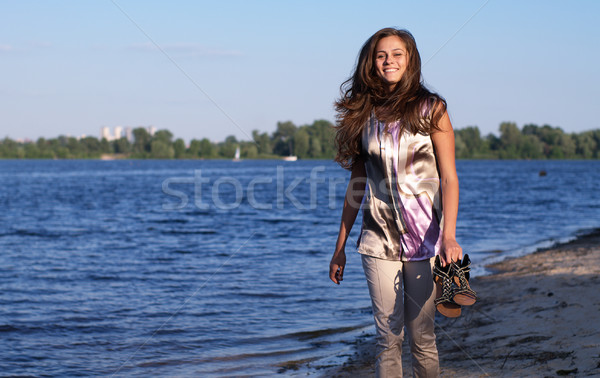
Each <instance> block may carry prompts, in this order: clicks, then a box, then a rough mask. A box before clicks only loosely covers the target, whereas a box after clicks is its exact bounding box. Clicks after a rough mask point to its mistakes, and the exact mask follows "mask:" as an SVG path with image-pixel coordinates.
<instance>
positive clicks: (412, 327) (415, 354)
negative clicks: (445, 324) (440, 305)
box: [403, 259, 440, 377]
mask: <svg viewBox="0 0 600 378" xmlns="http://www.w3.org/2000/svg"><path fill="white" fill-rule="evenodd" d="M432 264H433V259H428V260H423V261H410V262H404V271H403V273H404V295H405V298H404V309H405V315H404V316H405V319H404V321H405V323H406V330H407V331H408V336H409V340H410V350H411V355H412V365H413V374H414V376H415V377H438V376H439V375H440V367H439V360H438V352H437V346H436V344H435V333H434V323H435V304H434V299H435V290H434V287H435V286H434V283H433V273H432V267H433V265H432Z"/></svg>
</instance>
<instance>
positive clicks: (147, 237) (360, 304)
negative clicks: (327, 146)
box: [0, 160, 600, 376]
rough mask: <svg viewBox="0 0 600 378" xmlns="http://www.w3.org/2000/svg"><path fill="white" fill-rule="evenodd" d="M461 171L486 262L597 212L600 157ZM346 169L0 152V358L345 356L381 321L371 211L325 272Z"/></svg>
mask: <svg viewBox="0 0 600 378" xmlns="http://www.w3.org/2000/svg"><path fill="white" fill-rule="evenodd" d="M541 170H545V171H546V172H547V175H546V176H540V175H539V172H540V171H541ZM458 171H459V177H460V180H461V205H460V213H459V227H458V230H457V232H458V235H457V237H458V240H459V242H460V243H461V245H462V246H463V248H464V249H465V251H467V252H469V253H470V254H471V256H472V259H473V260H474V261H475V262H476V263H477V262H479V264H481V263H482V262H483V261H484V260H485V259H488V258H490V257H494V256H499V255H500V256H502V255H505V254H507V253H514V252H515V251H516V252H524V251H530V250H531V249H532V248H535V247H536V246H539V245H543V244H544V243H549V242H552V241H554V240H562V239H566V238H569V237H572V236H573V235H575V233H576V232H578V231H579V230H582V229H587V228H592V227H598V225H599V223H600V216H599V214H600V194H599V193H600V191H598V190H597V184H598V182H600V162H597V161H541V162H540V161H459V162H458ZM347 179H348V174H347V172H345V171H343V170H342V169H340V168H338V167H337V166H336V165H335V164H333V163H331V162H327V161H298V162H294V163H292V162H290V163H285V162H279V161H242V162H229V161H149V160H148V161H0V180H1V181H0V182H1V183H2V187H1V188H0V203H1V204H2V210H3V211H2V212H1V213H0V251H1V254H0V371H1V372H2V373H3V374H9V375H16V374H22V375H27V374H29V375H46V376H65V375H70V376H72V375H113V374H114V375H117V376H148V375H195V376H198V375H202V376H211V375H244V374H247V375H271V374H275V373H277V372H285V373H286V374H298V375H306V374H318V373H319V370H318V368H319V367H325V366H328V365H329V364H335V363H339V361H340V359H343V358H344V355H345V354H347V353H349V351H350V350H351V344H352V342H353V341H354V339H355V337H356V336H357V335H359V334H360V333H361V332H363V331H364V330H365V329H369V327H371V323H372V318H371V314H370V301H369V297H368V292H367V289H366V285H365V283H364V279H363V275H362V271H361V268H360V264H359V262H360V260H359V258H358V256H357V254H356V253H355V252H352V251H353V248H352V247H353V244H354V242H355V240H356V236H357V231H358V229H359V227H355V229H354V230H353V233H352V235H351V237H350V241H349V243H348V250H349V252H348V267H347V270H346V273H345V275H344V278H345V279H344V282H343V284H342V285H341V286H335V285H333V284H332V283H331V282H329V281H328V278H327V270H328V263H329V258H330V255H331V253H332V251H333V246H334V243H335V238H336V235H337V229H338V227H339V218H340V215H341V204H342V201H343V195H344V192H345V183H346V182H347ZM358 221H360V219H359V220H358ZM365 327H366V328H365ZM297 367H299V368H300V369H299V370H294V369H295V368H297Z"/></svg>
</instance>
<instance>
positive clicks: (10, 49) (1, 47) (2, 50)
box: [0, 44, 14, 52]
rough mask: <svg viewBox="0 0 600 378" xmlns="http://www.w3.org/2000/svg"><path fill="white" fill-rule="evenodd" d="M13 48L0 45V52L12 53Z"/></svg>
mask: <svg viewBox="0 0 600 378" xmlns="http://www.w3.org/2000/svg"><path fill="white" fill-rule="evenodd" d="M13 50H14V48H13V47H12V46H11V45H3V44H0V52H8V51H13Z"/></svg>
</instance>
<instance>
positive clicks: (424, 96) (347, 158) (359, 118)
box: [335, 28, 446, 169]
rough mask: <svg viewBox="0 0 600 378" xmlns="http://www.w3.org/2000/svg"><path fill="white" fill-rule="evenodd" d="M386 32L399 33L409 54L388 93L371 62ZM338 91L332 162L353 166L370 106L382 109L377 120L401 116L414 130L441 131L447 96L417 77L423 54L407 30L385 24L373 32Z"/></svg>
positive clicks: (386, 120)
mask: <svg viewBox="0 0 600 378" xmlns="http://www.w3.org/2000/svg"><path fill="white" fill-rule="evenodd" d="M389 36H397V37H399V38H400V39H401V40H402V42H404V45H405V46H406V50H407V54H408V66H407V67H406V71H405V72H404V74H403V75H402V78H401V80H400V82H399V83H398V84H397V85H396V86H395V88H394V90H393V91H392V92H391V93H389V92H388V90H387V88H386V86H385V83H384V82H383V81H382V80H381V79H380V78H379V76H378V75H377V72H376V65H375V49H376V47H377V43H378V42H379V41H380V40H381V39H382V38H385V37H389ZM340 91H341V93H342V96H341V98H340V99H339V100H337V101H336V102H335V109H336V111H337V117H336V118H337V125H336V127H335V128H336V135H335V142H336V146H337V155H336V157H335V161H337V162H338V163H339V164H340V165H341V166H342V167H344V168H346V169H352V165H353V164H354V162H355V161H356V160H358V159H359V158H360V151H361V135H362V131H363V128H364V127H365V124H366V122H367V121H368V119H369V117H370V116H371V114H372V112H373V111H374V110H376V109H379V110H383V109H385V111H383V112H378V114H377V116H378V117H379V118H380V120H382V121H384V122H386V123H389V122H393V121H396V120H400V121H401V122H400V124H401V127H402V128H403V130H404V129H405V130H410V131H411V132H412V133H413V134H416V133H423V134H431V133H432V132H433V131H435V130H439V127H438V122H439V120H440V119H441V118H442V116H443V115H444V113H445V112H446V101H445V100H444V99H443V98H442V97H441V96H439V95H438V94H436V93H432V92H430V91H429V90H428V89H427V88H425V86H424V84H423V82H422V81H421V57H420V55H419V51H418V50H417V44H416V42H415V39H414V37H413V36H412V34H410V32H409V31H407V30H399V29H394V28H385V29H381V30H379V31H378V32H377V33H375V34H373V35H372V36H371V38H369V39H368V40H367V41H366V42H365V44H364V45H363V47H362V49H361V51H360V54H359V56H358V61H357V63H356V67H355V69H354V73H353V74H352V76H351V77H350V78H349V79H348V80H346V81H345V82H344V83H342V85H341V86H340ZM426 105H430V106H428V107H427V108H425V109H430V114H429V115H428V116H427V117H424V116H423V109H424V106H426ZM424 121H425V122H424Z"/></svg>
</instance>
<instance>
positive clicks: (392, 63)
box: [375, 35, 408, 92]
mask: <svg viewBox="0 0 600 378" xmlns="http://www.w3.org/2000/svg"><path fill="white" fill-rule="evenodd" d="M375 67H376V70H377V75H378V76H379V77H380V78H381V80H383V82H384V83H385V84H386V85H387V86H388V90H389V91H390V92H391V91H392V90H394V88H395V87H396V85H397V84H398V83H399V82H400V79H402V75H404V72H405V71H406V67H408V53H407V51H406V46H405V45H404V42H403V41H402V39H400V37H398V36H395V35H391V36H389V37H383V38H381V39H380V40H379V42H377V46H376V47H375Z"/></svg>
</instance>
